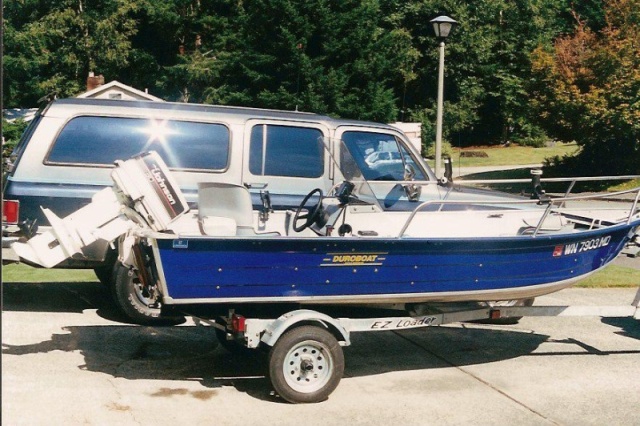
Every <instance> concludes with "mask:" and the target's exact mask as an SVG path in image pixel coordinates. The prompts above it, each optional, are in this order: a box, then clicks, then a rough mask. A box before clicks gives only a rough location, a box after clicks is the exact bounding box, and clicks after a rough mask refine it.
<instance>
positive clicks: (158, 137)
mask: <svg viewBox="0 0 640 426" xmlns="http://www.w3.org/2000/svg"><path fill="white" fill-rule="evenodd" d="M141 132H142V133H146V134H148V135H149V139H148V140H147V146H149V145H151V144H152V143H154V142H155V141H158V142H159V143H160V144H163V145H164V144H165V143H167V136H169V135H174V134H176V133H177V132H176V131H175V130H173V129H170V128H169V127H167V120H153V119H152V120H149V126H148V127H145V128H143V129H141Z"/></svg>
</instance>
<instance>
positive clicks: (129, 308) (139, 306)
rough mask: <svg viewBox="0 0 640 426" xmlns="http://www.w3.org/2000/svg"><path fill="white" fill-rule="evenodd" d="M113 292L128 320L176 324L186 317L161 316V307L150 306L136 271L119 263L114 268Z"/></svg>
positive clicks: (144, 323)
mask: <svg viewBox="0 0 640 426" xmlns="http://www.w3.org/2000/svg"><path fill="white" fill-rule="evenodd" d="M112 286H113V287H112V289H113V294H114V298H115V302H116V304H117V305H118V308H120V311H122V313H123V314H124V315H125V316H126V317H127V319H128V320H130V321H131V322H133V323H135V324H140V325H175V324H179V323H181V322H184V317H180V316H177V317H174V316H160V308H158V307H151V306H149V305H150V303H151V301H150V300H149V299H147V298H146V297H145V295H144V292H143V290H142V286H141V284H140V282H139V280H138V277H137V275H136V274H135V273H133V272H132V271H130V270H129V268H127V267H125V266H124V265H122V264H120V263H118V264H116V265H115V267H114V270H113V284H112Z"/></svg>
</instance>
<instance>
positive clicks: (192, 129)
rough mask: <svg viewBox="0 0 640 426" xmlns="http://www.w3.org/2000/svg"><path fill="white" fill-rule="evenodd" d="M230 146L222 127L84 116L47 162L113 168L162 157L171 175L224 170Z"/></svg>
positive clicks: (74, 121)
mask: <svg viewBox="0 0 640 426" xmlns="http://www.w3.org/2000/svg"><path fill="white" fill-rule="evenodd" d="M229 146H230V143H229V129H228V128H227V127H226V126H224V125H222V124H211V123H196V122H191V121H176V120H157V119H142V118H122V117H90V116H83V117H76V118H74V119H72V120H70V121H69V123H67V125H66V126H65V127H64V129H62V131H61V132H60V134H59V135H58V138H57V139H56V141H55V143H54V145H53V147H52V149H51V151H50V152H49V155H48V157H47V162H49V163H56V164H87V165H112V164H113V162H114V161H115V160H118V159H120V160H126V159H128V158H130V157H132V156H134V155H136V154H139V153H142V152H147V151H157V152H158V154H160V156H161V157H162V159H163V160H164V161H165V162H166V163H167V165H168V166H169V167H170V168H172V169H203V170H224V169H226V168H227V165H228V162H229Z"/></svg>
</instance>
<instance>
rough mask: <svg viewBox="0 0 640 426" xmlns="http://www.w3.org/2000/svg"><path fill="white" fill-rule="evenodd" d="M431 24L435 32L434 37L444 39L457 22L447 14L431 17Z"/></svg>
mask: <svg viewBox="0 0 640 426" xmlns="http://www.w3.org/2000/svg"><path fill="white" fill-rule="evenodd" d="M430 22H431V24H432V25H433V31H434V32H435V34H436V37H437V38H438V39H440V40H444V39H446V38H447V37H449V34H450V33H451V30H453V28H454V27H455V26H456V25H458V22H457V21H455V20H453V19H451V18H449V17H448V16H444V15H443V16H438V17H437V18H434V19H432V20H431V21H430Z"/></svg>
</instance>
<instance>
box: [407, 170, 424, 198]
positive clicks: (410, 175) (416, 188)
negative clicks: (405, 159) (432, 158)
mask: <svg viewBox="0 0 640 426" xmlns="http://www.w3.org/2000/svg"><path fill="white" fill-rule="evenodd" d="M415 177H416V169H414V168H413V166H412V165H411V164H405V166H404V178H403V179H404V180H405V181H412V180H414V179H415ZM403 187H404V192H405V193H406V194H407V198H408V199H409V201H418V200H419V199H420V194H421V193H422V187H421V186H420V185H416V184H405V185H403Z"/></svg>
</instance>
